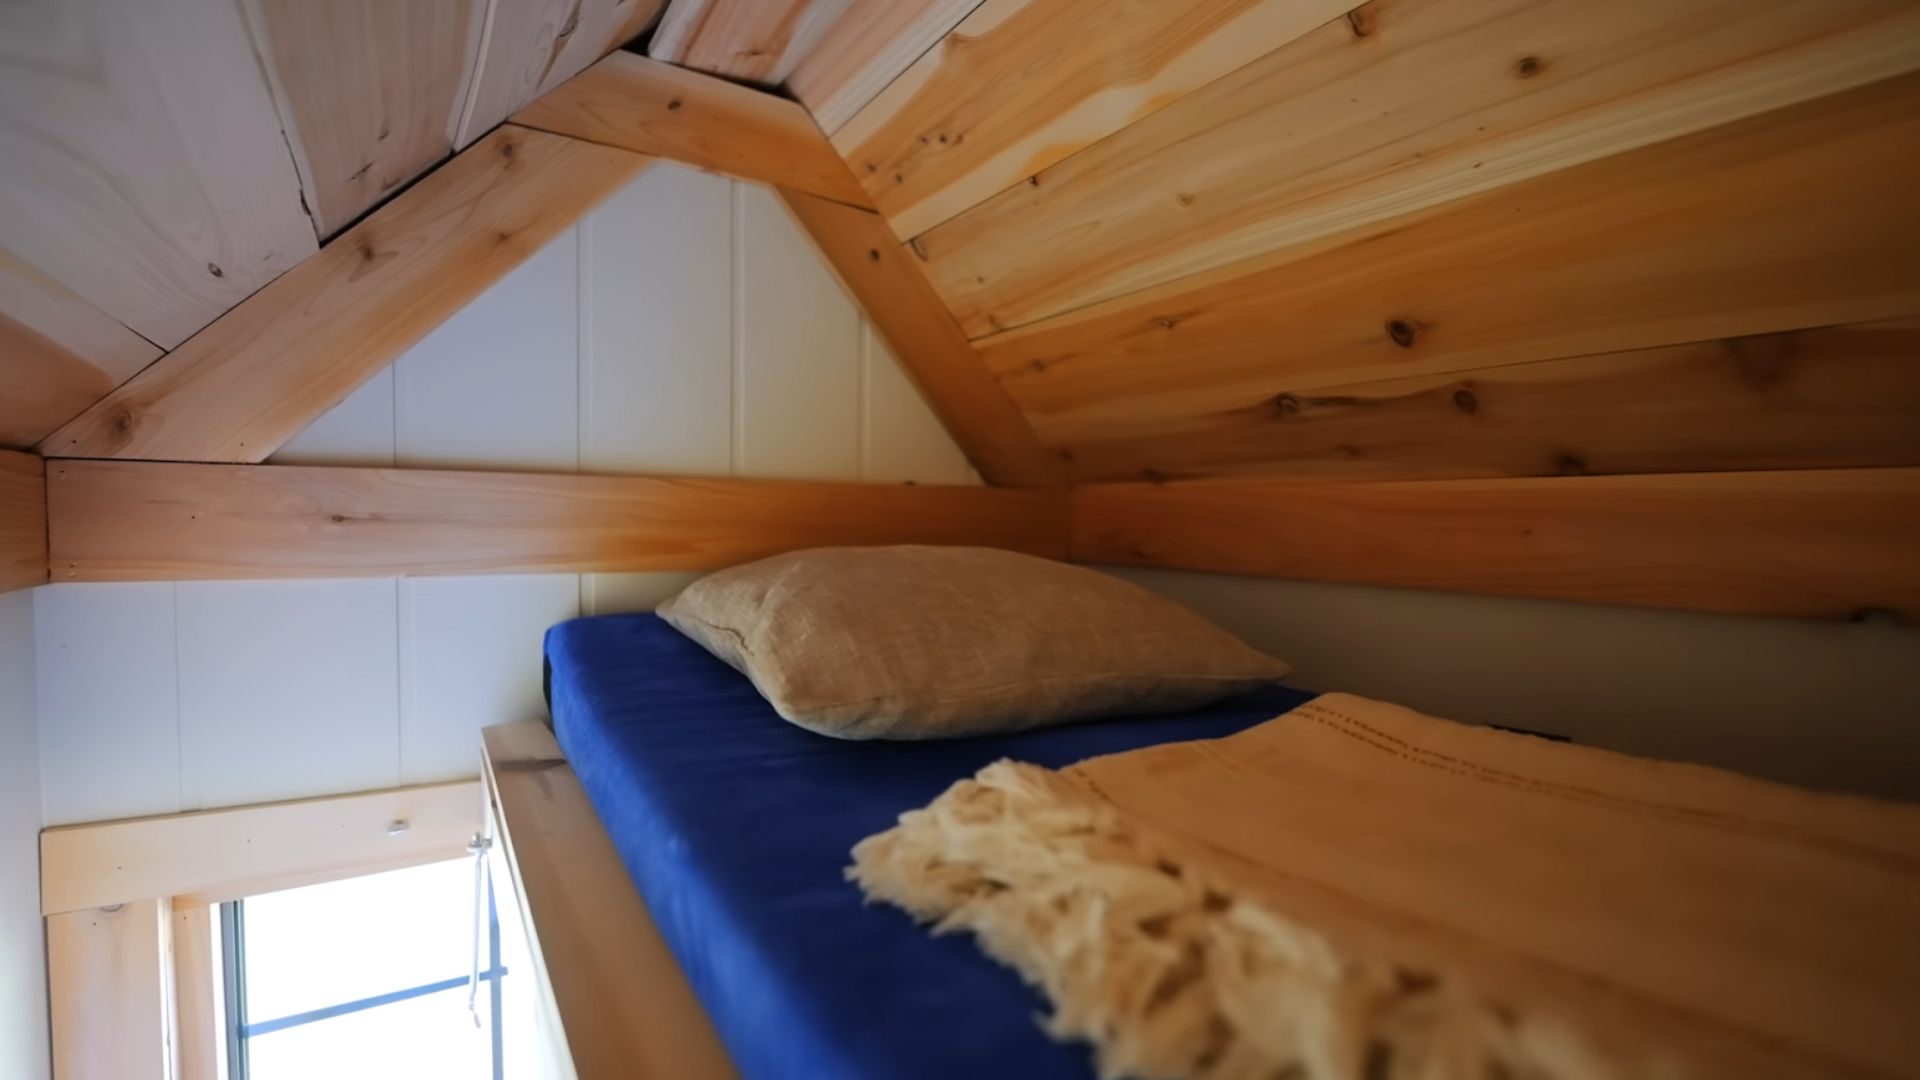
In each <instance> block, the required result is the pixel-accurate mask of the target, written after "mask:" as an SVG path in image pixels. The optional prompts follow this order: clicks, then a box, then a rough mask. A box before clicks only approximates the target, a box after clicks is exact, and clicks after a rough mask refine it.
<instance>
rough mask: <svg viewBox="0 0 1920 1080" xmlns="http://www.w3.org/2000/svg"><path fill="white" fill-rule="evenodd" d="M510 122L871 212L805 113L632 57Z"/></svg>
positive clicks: (588, 73) (606, 62) (598, 68)
mask: <svg viewBox="0 0 1920 1080" xmlns="http://www.w3.org/2000/svg"><path fill="white" fill-rule="evenodd" d="M513 122H514V123H516V124H521V125H524V126H526V127H530V128H537V129H539V130H541V131H551V132H554V133H556V134H560V135H568V136H571V137H573V138H576V139H585V140H587V141H589V142H596V143H601V144H604V145H607V146H617V147H620V148H621V149H623V150H632V151H635V152H636V153H641V154H650V155H653V156H655V157H661V158H666V159H668V160H670V161H678V162H681V163H683V164H687V165H692V166H694V167H696V168H701V169H706V170H708V171H709V172H717V173H724V174H726V175H728V176H737V177H739V178H740V179H742V180H752V181H756V182H758V183H763V184H773V185H776V186H779V187H783V188H790V189H792V190H794V191H804V192H806V193H808V194H810V195H818V196H820V197H821V198H825V199H833V200H835V201H837V202H844V203H848V204H851V205H854V206H868V205H870V204H869V203H868V201H867V196H866V192H865V191H863V190H862V189H861V187H860V185H859V184H858V183H856V182H855V181H854V178H853V173H851V172H850V171H848V169H847V163H846V162H844V161H842V160H841V159H840V155H839V154H838V153H836V152H835V151H834V149H833V146H832V144H830V143H828V142H827V137H826V136H825V135H823V134H821V133H820V129H819V127H817V126H815V124H814V122H813V118H812V117H811V116H809V115H807V110H806V109H805V108H803V107H801V106H800V105H799V104H798V103H796V102H792V101H788V100H787V99H785V98H779V97H775V96H773V95H772V94H768V93H763V92H761V91H758V90H753V89H750V88H748V87H745V86H737V85H735V84H733V83H730V82H728V81H726V80H725V79H721V78H717V77H715V76H712V75H704V74H701V73H700V72H698V71H688V70H687V69H685V68H679V67H675V66H673V65H672V64H667V63H663V62H661V61H659V60H650V59H648V58H647V57H644V56H636V55H634V54H633V53H626V52H617V53H614V54H612V55H610V56H608V57H606V58H605V59H603V60H601V61H600V62H598V63H596V64H594V65H593V66H592V67H589V68H587V69H586V70H585V71H583V72H581V73H580V74H578V75H575V76H574V77H573V78H571V79H568V80H567V81H566V82H564V83H562V84H561V85H560V86H558V87H556V88H555V89H554V90H552V91H551V92H549V93H548V94H547V95H546V96H544V97H542V98H540V99H539V100H537V101H535V102H534V103H533V104H531V105H529V106H527V107H526V108H524V109H521V110H520V111H519V112H517V113H515V114H514V115H513Z"/></svg>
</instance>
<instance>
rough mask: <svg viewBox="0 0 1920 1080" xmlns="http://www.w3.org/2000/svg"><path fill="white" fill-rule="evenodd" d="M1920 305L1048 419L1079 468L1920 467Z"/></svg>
mask: <svg viewBox="0 0 1920 1080" xmlns="http://www.w3.org/2000/svg"><path fill="white" fill-rule="evenodd" d="M1916 356H1920V321H1914V320H1905V321H1895V322H1884V323H1865V324H1857V325H1853V326H1839V327H1823V328H1819V329H1812V330H1797V331H1787V332H1784V333H1778V334H1762V335H1757V336H1753V337H1738V338H1728V339H1725V340H1721V341H1706V342H1696V343H1693V344H1688V345H1669V346H1663V347H1660V348H1654V349H1639V350H1633V351H1629V352H1620V353H1602V354H1600V355H1597V356H1580V357H1571V358H1567V359H1561V360H1541V361H1536V362H1533V363H1527V364H1512V365H1507V366H1504V367H1492V368H1479V369H1474V370H1470V371H1463V372H1459V373H1456V374H1452V375H1416V376H1411V377H1408V378H1404V379H1387V380H1382V381H1379V382H1368V383H1356V384H1351V385H1345V386H1327V387H1320V388H1317V389H1314V390H1309V391H1304V392H1302V393H1298V394H1294V393H1281V394H1279V395H1275V396H1261V397H1259V398H1257V399H1254V400H1250V401H1249V402H1248V403H1247V404H1246V406H1245V407H1244V408H1241V409H1238V410H1231V411H1227V412H1221V413H1217V414H1214V415H1211V416H1207V417H1203V418H1198V419H1196V421H1195V422H1194V423H1193V424H1192V425H1190V426H1182V427H1179V428H1174V429H1168V430H1163V431H1162V430H1149V431H1148V432H1146V433H1144V434H1134V433H1132V432H1131V431H1129V430H1128V425H1126V424H1125V423H1124V422H1118V423H1114V424H1112V425H1110V426H1104V427H1103V426H1102V425H1100V423H1099V421H1098V420H1097V419H1096V418H1087V419H1086V420H1085V421H1084V422H1082V423H1080V424H1078V425H1075V424H1065V425H1062V429H1061V430H1060V431H1058V432H1054V431H1048V430H1042V431H1041V435H1042V437H1043V438H1044V439H1046V440H1047V441H1048V443H1049V445H1051V446H1053V447H1054V448H1055V449H1056V452H1057V451H1059V450H1065V451H1066V455H1065V456H1066V457H1067V459H1068V460H1069V461H1070V462H1071V464H1070V466H1069V468H1070V469H1071V472H1072V475H1073V478H1074V479H1075V480H1076V481H1078V482H1091V481H1098V480H1137V479H1163V478H1182V477H1197V476H1217V475H1222V474H1239V473H1258V474H1260V475H1263V476H1266V477H1268V478H1280V477H1284V478H1287V479H1289V480H1296V481H1299V480H1337V481H1350V480H1385V479H1438V478H1442V477H1476V476H1480V477H1491V476H1554V475H1561V474H1568V473H1593V474H1611V473H1647V472H1713V471H1740V470H1753V469H1809V468H1846V467H1863V466H1894V465H1920V364H1915V363H1914V362H1913V359H1914V357H1916Z"/></svg>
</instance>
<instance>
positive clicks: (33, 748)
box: [0, 591, 49, 1080]
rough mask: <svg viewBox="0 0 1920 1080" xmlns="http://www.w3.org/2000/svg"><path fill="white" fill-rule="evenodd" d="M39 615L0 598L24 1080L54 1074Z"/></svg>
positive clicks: (2, 864) (7, 930)
mask: <svg viewBox="0 0 1920 1080" xmlns="http://www.w3.org/2000/svg"><path fill="white" fill-rule="evenodd" d="M33 608H34V594H33V593H32V592H29V591H20V592H10V593H0V1076H5V1077H9V1078H15V1077H17V1078H18V1080H44V1078H45V1077H46V1076H47V1070H48V1068H49V1062H48V1059H47V977H46V969H47V966H46V954H45V951H44V947H43V942H44V940H45V939H44V937H43V936H42V933H41V924H40V771H39V769H38V768H37V757H38V754H39V750H38V748H37V743H38V736H37V735H36V733H35V730H34V728H35V724H34V709H35V699H34V640H33Z"/></svg>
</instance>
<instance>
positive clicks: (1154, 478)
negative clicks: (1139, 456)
mask: <svg viewBox="0 0 1920 1080" xmlns="http://www.w3.org/2000/svg"><path fill="white" fill-rule="evenodd" d="M1140 479H1142V480H1145V481H1146V482H1147V483H1149V484H1164V483H1166V482H1167V481H1168V480H1171V479H1173V478H1172V477H1170V476H1168V475H1167V474H1166V473H1163V472H1161V471H1160V470H1159V469H1151V468H1149V469H1141V470H1140Z"/></svg>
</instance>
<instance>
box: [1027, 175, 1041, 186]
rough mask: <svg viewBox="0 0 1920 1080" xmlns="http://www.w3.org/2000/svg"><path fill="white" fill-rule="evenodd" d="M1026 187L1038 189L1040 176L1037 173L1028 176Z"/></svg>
mask: <svg viewBox="0 0 1920 1080" xmlns="http://www.w3.org/2000/svg"><path fill="white" fill-rule="evenodd" d="M1027 186H1028V187H1039V186H1040V174H1038V173H1035V174H1034V175H1032V176H1029V177H1027Z"/></svg>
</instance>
